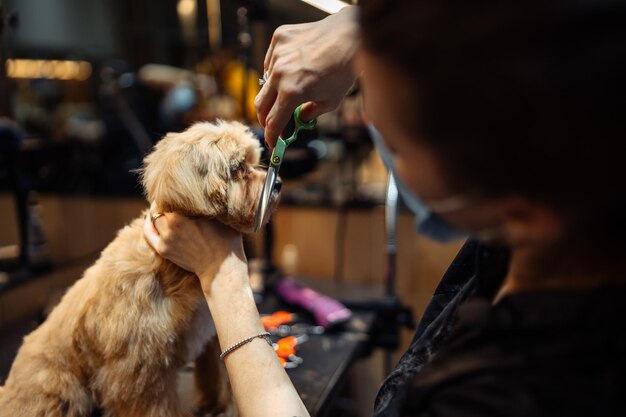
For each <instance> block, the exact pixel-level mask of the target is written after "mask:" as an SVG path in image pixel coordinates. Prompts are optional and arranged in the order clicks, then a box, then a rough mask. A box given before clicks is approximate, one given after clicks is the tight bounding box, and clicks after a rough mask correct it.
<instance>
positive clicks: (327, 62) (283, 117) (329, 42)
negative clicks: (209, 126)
mask: <svg viewBox="0 0 626 417" xmlns="http://www.w3.org/2000/svg"><path fill="white" fill-rule="evenodd" d="M356 13H357V8H356V7H346V8H344V9H342V10H341V11H339V12H337V13H335V14H333V15H330V16H328V17H327V18H325V19H323V20H320V21H318V22H313V23H304V24H299V25H284V26H281V27H279V28H278V29H276V31H275V32H274V36H273V37H272V42H271V44H270V46H269V48H268V50H267V54H266V56H265V62H264V68H265V71H266V72H267V73H268V74H269V78H268V79H267V81H266V82H265V84H264V85H263V88H261V91H260V92H259V94H258V95H257V97H256V100H255V102H254V104H255V106H256V109H257V114H258V117H259V123H261V125H262V126H263V127H264V128H265V142H266V143H267V144H268V146H269V147H270V148H273V147H274V145H275V144H276V140H277V138H278V136H279V135H280V133H281V132H282V131H283V130H284V128H285V126H287V123H288V122H289V119H290V118H291V116H292V114H293V112H294V110H295V108H296V107H298V106H299V105H300V104H302V103H305V105H304V106H303V108H302V111H301V113H300V117H301V119H302V120H303V121H309V120H312V119H313V118H315V117H317V116H319V115H320V114H323V113H326V112H328V111H331V110H334V109H335V108H337V106H338V105H339V103H340V102H341V100H342V99H343V97H344V96H345V95H346V93H347V92H348V90H349V89H350V87H351V86H352V85H353V84H354V81H355V80H356V75H355V74H354V71H353V68H352V58H353V57H354V54H355V52H356V49H357V46H358V23H357V18H356Z"/></svg>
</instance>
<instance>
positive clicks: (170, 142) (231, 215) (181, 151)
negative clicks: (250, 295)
mask: <svg viewBox="0 0 626 417" xmlns="http://www.w3.org/2000/svg"><path fill="white" fill-rule="evenodd" d="M260 153H261V146H260V144H259V141H258V140H257V139H255V138H254V137H253V136H252V134H251V132H250V131H249V130H248V128H246V127H245V126H244V125H242V124H241V123H237V122H224V121H220V122H217V123H215V124H213V123H208V122H202V123H196V124H194V125H193V126H191V127H190V128H188V129H187V130H185V131H184V132H181V133H168V134H167V135H166V136H165V138H163V139H162V140H161V141H160V142H159V143H158V144H157V145H156V147H155V149H154V151H153V152H152V153H150V154H149V155H148V156H147V157H146V158H145V160H144V168H143V177H142V179H143V186H144V189H145V191H146V195H147V198H148V201H156V203H157V205H158V207H159V209H160V210H162V211H165V212H177V213H181V214H184V215H187V216H208V217H213V218H216V219H218V220H219V221H221V222H222V223H224V224H226V225H228V226H231V227H233V228H234V229H236V230H238V231H240V232H250V231H252V230H253V228H254V221H255V217H256V212H257V207H258V203H259V197H260V194H261V188H262V187H263V182H264V180H265V170H262V169H259V168H258V164H259V156H260ZM275 203H276V202H275V201H273V202H272V203H271V206H273V205H275Z"/></svg>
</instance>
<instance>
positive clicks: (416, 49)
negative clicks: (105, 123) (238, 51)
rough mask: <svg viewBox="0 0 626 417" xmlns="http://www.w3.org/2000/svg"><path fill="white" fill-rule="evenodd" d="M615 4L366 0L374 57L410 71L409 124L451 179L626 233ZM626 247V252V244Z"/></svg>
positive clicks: (624, 59) (619, 22) (597, 231)
mask: <svg viewBox="0 0 626 417" xmlns="http://www.w3.org/2000/svg"><path fill="white" fill-rule="evenodd" d="M625 6H626V5H625V2H623V1H608V0H604V1H603V0H595V1H594V0H588V1H584V0H578V1H575V0H571V1H554V0H519V1H515V2H514V1H502V0H476V1H467V0H362V1H361V31H362V38H363V44H364V47H365V49H366V50H367V51H368V52H369V53H372V54H374V55H376V56H378V57H380V58H381V59H382V60H384V61H385V62H387V63H389V64H390V65H391V66H393V67H394V68H395V69H397V70H398V71H400V72H401V73H402V74H404V75H406V78H407V80H409V81H410V83H412V85H411V88H412V90H411V91H412V94H411V98H410V101H411V102H410V103H403V104H405V105H404V106H402V108H403V109H406V110H405V111H406V112H407V114H405V115H401V116H402V117H401V119H402V120H403V121H404V122H405V123H406V124H405V126H403V128H404V129H405V130H407V131H411V132H414V133H415V134H414V135H413V136H414V137H415V138H419V139H416V140H420V141H423V142H424V144H426V145H427V146H429V147H430V148H431V149H432V150H433V151H434V152H435V154H436V155H437V156H438V159H440V161H441V163H442V164H443V166H444V169H445V171H446V175H447V176H448V178H447V180H448V182H449V183H450V184H451V185H452V186H454V187H458V188H459V189H478V190H480V191H482V192H483V193H485V194H487V195H491V196H501V195H506V194H518V195H523V196H527V197H530V198H533V199H538V200H541V201H544V202H546V203H548V204H551V205H552V206H557V207H559V208H560V209H563V211H564V213H570V214H571V215H572V216H574V217H576V218H577V219H576V221H575V222H574V223H577V224H578V225H584V227H585V228H586V229H587V230H586V233H585V237H592V235H593V237H594V238H595V237H598V238H601V239H603V240H607V239H608V240H609V241H610V242H611V244H612V245H614V244H615V243H616V242H617V243H620V246H622V245H624V242H625V240H626V239H625V237H624V235H626V226H625V225H626V217H625V216H626V186H625V185H626V175H625V167H626V106H625V104H626V89H625V88H624V87H625V79H626V23H625V22H626V7H625ZM622 247H623V246H622Z"/></svg>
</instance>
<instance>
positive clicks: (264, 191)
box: [254, 166, 278, 232]
mask: <svg viewBox="0 0 626 417" xmlns="http://www.w3.org/2000/svg"><path fill="white" fill-rule="evenodd" d="M277 175H278V173H277V170H276V168H274V167H272V166H271V167H269V168H268V169H267V174H266V176H265V182H264V183H263V188H261V197H260V198H259V205H258V207H257V211H256V219H255V221H254V231H255V232H258V231H259V230H260V229H261V227H263V225H264V224H265V221H266V220H267V216H268V214H269V205H270V199H271V198H272V192H273V190H274V184H275V183H276V177H277Z"/></svg>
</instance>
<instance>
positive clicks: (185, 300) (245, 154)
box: [0, 121, 276, 417]
mask: <svg viewBox="0 0 626 417" xmlns="http://www.w3.org/2000/svg"><path fill="white" fill-rule="evenodd" d="M260 151H261V146H260V143H259V141H258V140H257V139H255V138H254V137H253V136H252V134H251V132H250V131H249V130H248V129H247V128H246V127H245V126H244V125H242V124H240V123H237V122H223V121H219V122H217V123H207V122H201V123H196V124H195V125H193V126H191V127H190V128H188V129H187V130H186V131H184V132H182V133H169V134H167V135H166V136H165V138H163V139H162V140H161V141H160V142H159V143H158V144H157V145H156V146H155V149H154V150H153V152H152V153H150V154H149V155H148V156H147V157H146V158H145V160H144V167H143V170H142V183H143V186H144V189H145V194H146V196H147V199H148V201H156V203H157V206H158V207H159V209H160V211H163V212H177V213H181V214H184V215H186V216H203V217H210V218H214V219H217V220H219V221H220V222H222V223H224V224H226V225H228V226H230V227H232V228H234V229H236V230H238V231H240V232H244V233H245V232H250V231H252V230H253V228H254V222H255V217H256V210H257V207H258V201H259V197H260V193H261V188H262V185H263V181H264V177H265V171H264V170H262V169H261V168H259V167H258V165H259V156H260ZM274 200H275V198H274ZM274 200H273V201H272V207H273V206H274V205H275V203H276V201H274ZM145 215H146V212H144V213H143V214H142V215H141V216H140V217H139V218H137V219H136V220H134V221H133V222H132V223H130V224H129V225H127V226H126V227H124V228H123V229H121V230H120V231H119V232H118V234H117V237H116V238H115V239H114V240H113V241H112V242H111V243H110V244H109V245H108V246H107V247H106V248H105V249H104V250H103V251H102V253H101V255H100V258H99V259H98V260H97V261H96V263H95V264H94V265H93V266H91V267H90V268H89V269H87V270H86V271H85V273H84V274H83V276H82V278H81V279H79V280H78V281H77V282H76V283H75V284H74V285H73V286H72V287H71V288H70V289H69V290H68V291H67V293H66V294H65V295H64V296H63V298H62V300H61V302H60V303H59V305H58V306H56V307H55V309H54V310H53V311H52V312H51V313H50V315H49V317H48V318H47V319H46V321H44V322H43V323H42V324H41V326H40V327H38V328H37V329H35V330H34V331H33V332H32V333H30V334H29V335H27V336H26V337H25V338H24V342H23V344H22V346H21V347H20V349H19V351H18V353H17V356H16V358H15V360H14V362H13V365H12V367H11V370H10V373H9V375H8V378H7V380H6V383H5V385H4V387H3V388H0V417H21V416H28V417H30V416H33V417H34V416H37V417H53V416H55V417H56V416H66V417H85V416H90V415H91V413H92V412H94V411H96V410H99V411H100V412H101V413H102V415H104V416H106V417H109V416H111V417H113V416H115V417H169V416H176V417H180V416H189V415H192V414H191V413H192V412H195V413H197V414H205V413H210V414H212V415H219V414H220V413H223V414H228V413H233V412H235V411H234V405H233V402H232V399H231V398H232V396H231V392H230V388H229V383H228V381H227V376H226V371H225V368H224V367H223V365H222V364H221V361H219V360H218V354H219V346H218V343H217V341H216V337H213V340H210V339H211V334H210V333H211V332H210V330H209V328H210V327H211V326H210V322H211V318H210V314H209V311H208V307H207V305H206V302H205V299H204V296H203V293H202V289H201V287H200V284H199V280H198V278H197V277H196V276H195V275H193V274H192V273H190V272H188V271H186V270H184V269H182V268H179V267H178V266H176V265H174V264H173V263H171V262H169V261H167V260H166V259H164V258H162V257H160V256H159V255H157V254H156V253H155V251H154V250H153V249H152V248H151V247H150V246H149V245H148V243H147V241H146V240H145V238H144V235H143V224H144V219H145ZM194 359H195V361H196V362H195V367H194V368H195V372H196V374H195V381H196V384H195V385H196V386H197V388H198V391H199V393H200V394H199V396H198V398H197V401H196V404H195V410H193V409H192V410H189V409H188V407H186V406H185V405H183V404H181V402H180V400H179V398H178V396H177V394H176V385H177V376H178V372H179V370H180V368H181V367H182V366H183V365H184V364H186V363H187V362H188V361H190V360H194ZM192 408H193V407H192Z"/></svg>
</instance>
